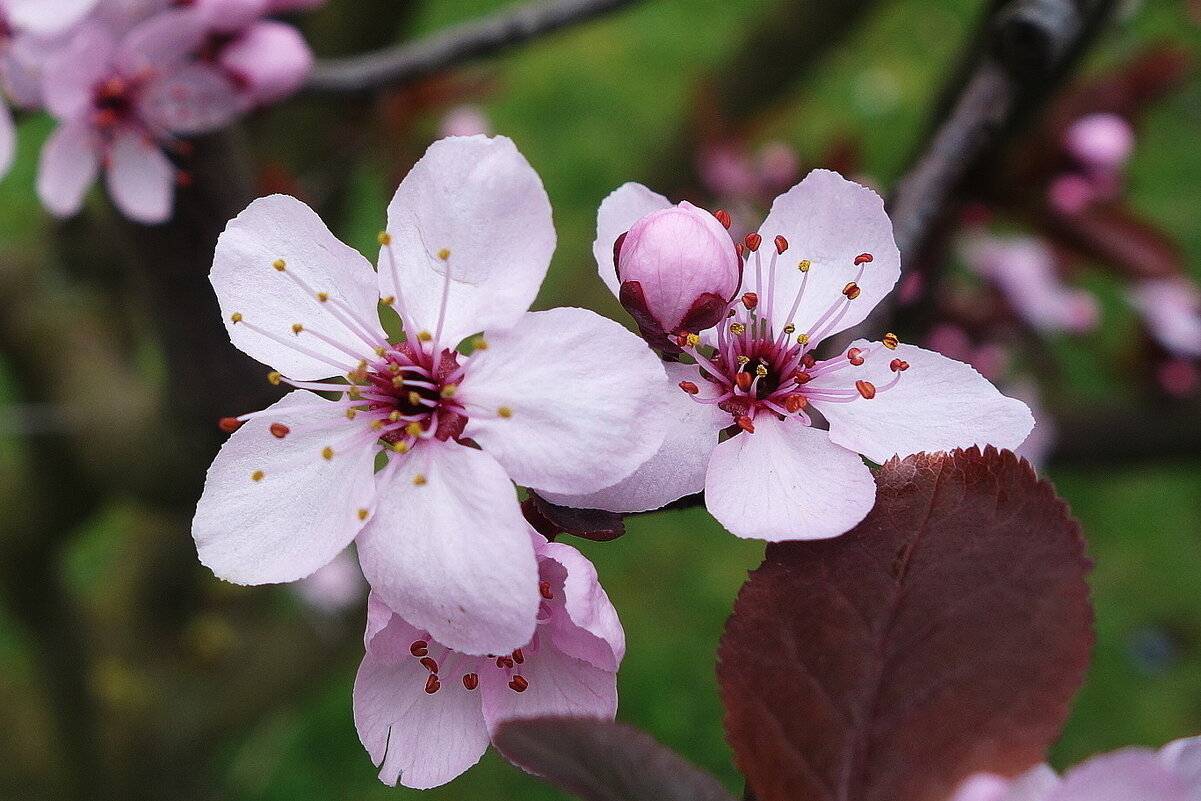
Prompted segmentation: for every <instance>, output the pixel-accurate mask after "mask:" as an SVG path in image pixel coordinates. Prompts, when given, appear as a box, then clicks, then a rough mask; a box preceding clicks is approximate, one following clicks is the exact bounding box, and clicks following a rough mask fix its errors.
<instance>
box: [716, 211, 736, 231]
mask: <svg viewBox="0 0 1201 801" xmlns="http://www.w3.org/2000/svg"><path fill="white" fill-rule="evenodd" d="M713 216H714V217H716V218H717V221H718V222H719V223H721V227H722V228H725V229H727V230H728V229H729V228H730V226H731V225H732V224H733V222H734V221H733V220H732V219H730V212H728V211H726V210H725V209H718V210H717V211H715V212H713Z"/></svg>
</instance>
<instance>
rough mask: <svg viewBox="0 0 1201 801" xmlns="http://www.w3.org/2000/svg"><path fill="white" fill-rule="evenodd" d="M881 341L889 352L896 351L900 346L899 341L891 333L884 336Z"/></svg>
mask: <svg viewBox="0 0 1201 801" xmlns="http://www.w3.org/2000/svg"><path fill="white" fill-rule="evenodd" d="M882 341H883V342H884V347H886V348H888V349H889V350H896V349H897V345H900V344H901V340H900V339H899V338H898V337H897V335H896V334H894V333H892V332H889V333H887V334H885V335H884V339H883V340H882Z"/></svg>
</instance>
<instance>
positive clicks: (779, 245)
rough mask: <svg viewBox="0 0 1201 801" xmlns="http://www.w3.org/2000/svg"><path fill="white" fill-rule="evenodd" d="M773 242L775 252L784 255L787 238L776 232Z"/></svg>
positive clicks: (786, 248)
mask: <svg viewBox="0 0 1201 801" xmlns="http://www.w3.org/2000/svg"><path fill="white" fill-rule="evenodd" d="M775 242H776V253H779V254H780V255H781V256H782V255H784V251H786V250H788V240H787V239H785V238H784V237H782V236H780V235H778V234H777V235H776V239H775Z"/></svg>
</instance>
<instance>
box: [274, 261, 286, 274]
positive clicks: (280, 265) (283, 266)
mask: <svg viewBox="0 0 1201 801" xmlns="http://www.w3.org/2000/svg"><path fill="white" fill-rule="evenodd" d="M271 266H272V267H274V268H275V269H277V270H279V271H280V272H281V273H282V272H284V270H286V269H287V267H288V263H287V262H286V261H284V260H283V259H276V260H275V261H273V262H271Z"/></svg>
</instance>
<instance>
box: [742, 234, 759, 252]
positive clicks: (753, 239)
mask: <svg viewBox="0 0 1201 801" xmlns="http://www.w3.org/2000/svg"><path fill="white" fill-rule="evenodd" d="M742 241H743V243H744V244H745V245H746V249H747V250H749V251H750V252H751V253H754V252H755V251H756V250H758V249H759V246H760V245H761V244H763V237H761V236H759V234H747V235H746V238H745V239H743V240H742Z"/></svg>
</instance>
